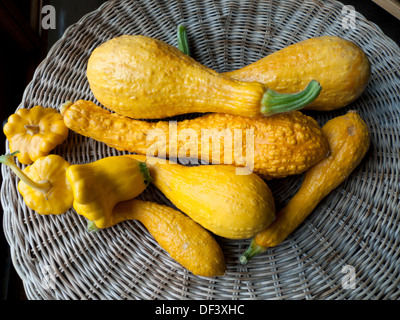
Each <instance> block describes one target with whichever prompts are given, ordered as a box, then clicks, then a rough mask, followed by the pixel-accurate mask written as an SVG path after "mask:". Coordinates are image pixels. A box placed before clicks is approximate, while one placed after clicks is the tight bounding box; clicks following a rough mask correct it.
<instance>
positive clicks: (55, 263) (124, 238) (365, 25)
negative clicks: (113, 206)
mask: <svg viewBox="0 0 400 320" xmlns="http://www.w3.org/2000/svg"><path fill="white" fill-rule="evenodd" d="M347 9H348V8H344V7H343V4H341V3H339V2H335V1H327V0H325V1H318V0H314V1H313V0H305V1H287V0H285V1H283V0H281V1H269V0H265V1H255V0H243V1H217V0H198V1H192V0H185V1H156V0H147V1H127V0H124V1H108V2H106V3H105V4H104V5H103V6H102V7H100V8H99V9H98V10H97V11H95V12H92V13H90V14H88V15H86V16H85V17H83V18H82V19H81V20H80V21H79V22H78V23H77V24H75V25H73V26H71V27H70V28H69V29H68V30H67V31H66V32H65V34H64V36H63V37H62V39H61V40H60V41H58V42H57V43H56V44H55V45H54V47H53V48H52V49H51V50H50V52H49V54H48V56H47V58H46V59H45V60H44V61H43V63H42V64H41V65H40V66H39V67H38V68H37V70H36V73H35V75H34V78H33V80H32V82H31V83H30V84H29V86H28V87H27V88H26V90H25V92H24V95H23V98H22V102H21V104H20V106H19V107H27V108H31V107H33V106H35V105H42V106H44V107H52V108H58V107H59V106H60V105H61V104H62V103H63V102H65V101H66V100H77V99H88V100H93V101H95V102H97V101H96V100H95V99H94V97H93V95H92V93H91V91H90V89H89V86H88V83H87V80H86V76H85V71H86V70H85V69H86V63H87V60H88V57H89V55H90V53H91V51H92V50H93V49H94V48H95V47H97V46H98V45H99V44H101V43H102V42H104V41H106V40H108V39H110V38H113V37H116V36H119V35H122V34H143V35H147V36H152V37H156V38H159V39H161V40H164V41H166V42H168V43H170V44H172V45H176V44H177V43H176V26H177V25H178V24H179V23H182V24H184V25H186V26H187V27H188V34H189V42H190V46H191V54H192V56H193V57H194V58H195V59H197V60H198V61H200V62H202V63H203V64H205V65H207V66H209V67H211V68H214V69H215V70H217V71H228V70H233V69H236V68H240V67H243V66H245V65H247V64H249V63H251V62H253V61H256V60H258V59H260V58H262V57H264V56H265V55H267V54H269V53H272V52H274V51H276V50H279V49H281V48H283V47H285V46H287V45H289V44H292V43H295V42H298V41H301V40H305V39H307V38H310V37H316V36H321V35H336V36H340V37H343V38H346V39H349V40H352V41H354V42H355V43H356V44H358V45H359V46H360V47H361V48H362V49H363V50H364V51H365V52H366V53H367V55H368V56H369V58H370V61H371V64H372V78H371V81H370V83H369V85H368V87H367V88H366V91H365V92H364V94H363V95H362V96H361V97H360V98H359V99H358V100H357V101H356V102H354V103H352V104H351V105H350V106H348V107H346V108H343V109H340V110H337V111H332V112H326V113H322V112H308V114H309V115H311V116H313V117H314V118H315V119H317V121H318V122H319V123H320V124H321V125H322V124H324V123H325V122H326V121H327V120H328V119H330V118H333V117H335V116H338V115H341V114H344V113H346V112H347V111H348V110H349V109H356V110H357V111H358V112H359V114H360V115H361V117H362V118H363V119H364V120H365V121H366V123H367V124H368V126H369V129H370V132H371V139H372V141H371V148H370V150H369V152H368V153H367V155H366V157H365V159H364V161H363V162H362V163H361V164H360V165H359V167H357V169H356V170H355V171H354V172H353V173H352V174H351V176H350V177H349V178H348V179H347V180H346V181H345V182H344V183H343V184H342V185H341V186H339V187H338V188H337V189H336V190H334V191H333V192H331V193H330V194H329V195H328V196H327V197H326V198H325V199H324V200H323V201H322V202H321V203H320V204H319V205H318V207H317V208H316V209H315V210H314V212H313V213H312V214H311V215H310V216H309V218H308V219H307V220H306V221H305V222H304V223H303V224H302V225H301V226H300V227H299V228H298V229H297V230H296V231H295V232H294V233H293V234H292V235H291V236H290V237H289V238H288V239H287V240H286V241H284V242H283V243H282V244H281V245H279V246H277V247H275V248H272V249H269V250H268V251H266V252H265V253H264V254H262V255H259V256H257V257H255V258H254V259H253V260H251V262H250V263H249V264H247V265H246V266H243V265H241V264H240V263H239V261H238V258H239V256H240V254H241V253H243V251H244V250H245V249H246V248H247V246H248V244H249V242H250V240H227V239H221V238H217V240H218V241H219V242H220V244H221V246H222V247H223V250H224V252H225V256H226V261H227V267H228V271H227V273H226V275H225V276H223V277H218V278H211V279H210V278H202V277H197V276H194V275H192V274H191V273H190V272H188V271H187V270H185V269H184V268H182V267H181V266H180V265H179V264H178V263H177V262H175V261H174V260H173V259H171V258H170V257H169V255H168V254H167V253H166V252H165V251H163V250H162V249H161V248H160V247H159V246H158V244H157V243H156V242H155V240H154V239H153V238H152V236H151V235H150V234H149V233H148V232H147V230H146V229H145V228H144V227H143V226H142V225H141V224H140V223H138V222H136V221H127V222H124V223H121V224H119V225H117V226H115V227H112V228H109V229H106V230H102V231H100V232H98V233H88V232H87V231H86V220H85V219H84V218H82V217H81V216H79V215H77V214H76V213H75V212H74V211H73V210H70V211H69V212H67V213H66V214H64V215H61V216H40V215H38V214H36V213H35V212H33V211H31V210H30V209H28V208H27V207H26V206H25V204H24V202H23V199H22V197H21V196H20V195H19V193H18V191H17V183H18V180H17V179H16V178H15V176H14V175H13V174H11V172H10V171H9V170H8V169H7V168H5V167H4V166H3V167H2V174H3V185H2V190H1V201H2V205H3V208H4V232H5V235H6V238H7V241H8V243H9V245H10V247H11V253H12V259H13V264H14V266H15V268H16V270H17V272H18V274H19V275H20V277H21V278H22V280H23V282H24V287H25V290H26V294H27V296H28V298H29V299H398V298H399V296H400V263H399V256H400V232H399V231H400V221H399V220H400V205H399V203H400V193H399V191H400V188H399V184H400V182H399V173H400V165H399V160H398V159H399V155H400V49H399V47H398V46H397V45H396V44H395V43H394V42H393V41H391V40H390V39H389V38H387V37H386V36H385V35H384V34H383V33H382V31H381V30H380V29H379V28H378V27H377V26H376V25H374V24H373V23H370V22H368V21H366V19H365V18H364V17H363V16H361V15H359V14H358V13H356V16H355V24H354V25H352V24H349V22H351V21H350V20H348V19H349V18H351V16H350V14H351V12H349V11H348V10H347ZM346 19H347V20H346ZM6 147H7V148H8V146H6ZM54 152H55V153H57V154H60V155H62V156H63V157H64V158H65V159H66V160H68V161H70V162H71V163H86V162H90V161H93V160H96V159H100V158H102V157H105V156H110V155H116V154H121V153H119V152H117V151H116V150H114V149H112V148H109V147H107V146H105V145H104V144H102V143H98V142H95V141H93V140H91V139H88V138H84V137H82V136H79V135H78V134H75V133H73V132H71V133H70V135H69V138H68V139H67V141H66V142H65V143H63V144H62V145H61V146H59V147H57V148H56V149H55V150H54ZM300 182H301V177H298V176H294V177H288V178H285V179H280V180H273V181H270V182H268V183H269V185H270V187H271V189H272V191H273V193H274V196H275V199H276V203H277V206H281V205H283V204H284V203H285V202H286V201H288V199H289V198H290V197H291V196H292V195H293V194H294V193H295V192H296V190H297V188H298V187H299V184H300ZM141 197H142V198H143V199H149V200H154V201H157V202H159V203H165V204H169V202H168V201H167V200H166V199H165V198H164V197H163V196H162V195H161V194H160V193H159V192H158V191H157V190H156V189H155V188H153V187H151V186H150V187H149V189H148V190H146V191H145V193H144V194H143V195H142V196H141ZM349 270H350V271H355V282H351V281H350V280H354V278H352V279H350V278H349V275H354V274H351V273H349ZM46 280H49V281H46ZM352 284H354V286H352Z"/></svg>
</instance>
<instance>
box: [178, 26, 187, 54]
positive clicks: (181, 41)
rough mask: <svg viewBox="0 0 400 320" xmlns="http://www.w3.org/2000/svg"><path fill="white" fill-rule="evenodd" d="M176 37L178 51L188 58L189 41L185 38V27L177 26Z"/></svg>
mask: <svg viewBox="0 0 400 320" xmlns="http://www.w3.org/2000/svg"><path fill="white" fill-rule="evenodd" d="M177 36H178V49H179V50H181V51H182V52H183V53H184V54H186V55H188V56H190V50H189V41H188V38H187V32H186V27H185V26H183V25H181V24H180V25H178V30H177Z"/></svg>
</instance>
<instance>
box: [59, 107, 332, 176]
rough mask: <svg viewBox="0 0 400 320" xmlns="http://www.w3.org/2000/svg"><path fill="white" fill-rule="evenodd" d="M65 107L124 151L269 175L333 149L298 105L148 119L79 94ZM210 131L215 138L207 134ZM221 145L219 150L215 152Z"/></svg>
mask: <svg viewBox="0 0 400 320" xmlns="http://www.w3.org/2000/svg"><path fill="white" fill-rule="evenodd" d="M61 113H62V114H63V115H64V122H65V124H66V126H67V127H68V128H70V129H71V130H73V131H75V132H77V133H79V134H81V135H84V136H87V137H91V138H93V139H95V140H97V141H101V142H104V143H106V144H107V145H109V146H111V147H114V148H116V149H118V150H121V151H129V152H135V153H139V154H148V155H151V156H158V157H162V156H169V157H170V158H171V157H175V158H179V159H180V160H184V159H183V158H185V157H188V158H190V159H191V160H190V161H192V160H193V159H202V160H205V161H207V162H209V163H214V164H216V163H220V164H233V165H235V166H237V167H240V168H243V167H245V168H243V169H248V170H250V171H251V170H253V171H254V172H255V173H257V174H259V175H261V176H263V177H264V178H266V179H272V178H281V177H285V176H288V175H294V174H300V173H302V172H304V171H305V170H307V169H308V168H310V167H311V166H312V165H314V164H315V163H317V162H319V161H320V160H322V159H323V158H325V157H326V156H327V154H328V143H327V141H326V138H325V137H324V136H323V135H322V132H321V129H320V127H319V126H318V124H317V122H316V121H315V120H314V119H313V118H311V117H309V116H306V115H304V114H302V113H301V112H299V111H293V112H287V113H282V114H276V115H273V116H270V117H263V116H261V117H258V118H251V119H250V118H245V117H241V116H235V115H230V114H221V113H211V114H207V115H204V116H201V117H198V118H196V119H192V120H185V121H180V122H168V121H160V122H146V121H139V120H134V119H130V118H128V117H123V116H120V115H118V114H115V113H110V112H109V111H107V110H105V109H103V108H101V107H99V106H96V105H95V104H94V103H93V102H91V101H84V100H78V101H76V102H75V103H73V104H72V103H69V104H65V105H64V106H63V108H62V109H61ZM207 134H209V135H210V139H208V138H207V139H204V138H205V137H207ZM208 140H210V143H209V144H208ZM205 141H206V142H207V144H204V142H205ZM210 145H211V147H210ZM155 147H156V148H155ZM217 148H218V149H219V151H220V152H219V155H218V153H213V150H214V151H215V149H217ZM217 151H218V150H217ZM228 160H231V162H229V161H228Z"/></svg>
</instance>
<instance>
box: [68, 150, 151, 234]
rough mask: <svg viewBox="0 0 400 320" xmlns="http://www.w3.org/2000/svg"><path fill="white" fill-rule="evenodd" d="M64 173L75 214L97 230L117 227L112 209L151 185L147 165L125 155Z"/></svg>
mask: <svg viewBox="0 0 400 320" xmlns="http://www.w3.org/2000/svg"><path fill="white" fill-rule="evenodd" d="M66 174H67V179H68V181H69V182H70V184H71V187H72V192H73V196H74V201H73V207H74V209H75V211H76V212H77V213H78V214H80V215H82V216H84V217H85V218H87V219H88V220H89V221H91V222H93V223H94V224H95V227H97V228H99V229H102V228H107V227H110V226H112V225H114V224H116V219H117V220H118V219H119V218H118V217H115V216H114V215H113V213H112V211H113V208H114V206H115V205H116V204H117V203H119V202H121V201H126V200H131V199H133V198H135V197H137V196H138V195H139V194H141V193H142V192H143V191H144V190H145V189H146V187H147V185H148V184H149V183H150V182H151V177H150V173H149V170H148V168H147V166H146V164H145V163H144V162H140V161H138V160H136V159H132V158H128V157H125V156H112V157H106V158H103V159H100V160H97V161H94V162H91V163H86V164H75V165H71V166H70V167H69V168H68V169H67V172H66ZM91 229H93V227H92V228H91Z"/></svg>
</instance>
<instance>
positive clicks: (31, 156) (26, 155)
mask: <svg viewBox="0 0 400 320" xmlns="http://www.w3.org/2000/svg"><path fill="white" fill-rule="evenodd" d="M3 131H4V134H5V136H6V137H7V140H8V141H9V148H10V151H11V153H13V152H15V151H19V152H18V153H17V157H18V161H19V162H20V163H22V164H31V163H32V162H34V161H35V160H37V159H39V158H40V157H43V156H46V155H48V154H49V153H50V151H51V150H53V149H54V148H55V147H56V146H57V145H59V144H61V143H63V142H64V141H65V140H66V139H67V137H68V128H67V127H66V126H65V124H64V121H63V117H62V115H61V114H60V113H59V112H58V111H57V110H55V109H53V108H43V107H42V106H35V107H33V108H32V109H26V108H21V109H19V110H17V111H16V112H15V113H14V114H12V115H11V116H10V117H9V118H8V121H7V123H6V124H5V125H4V128H3Z"/></svg>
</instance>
